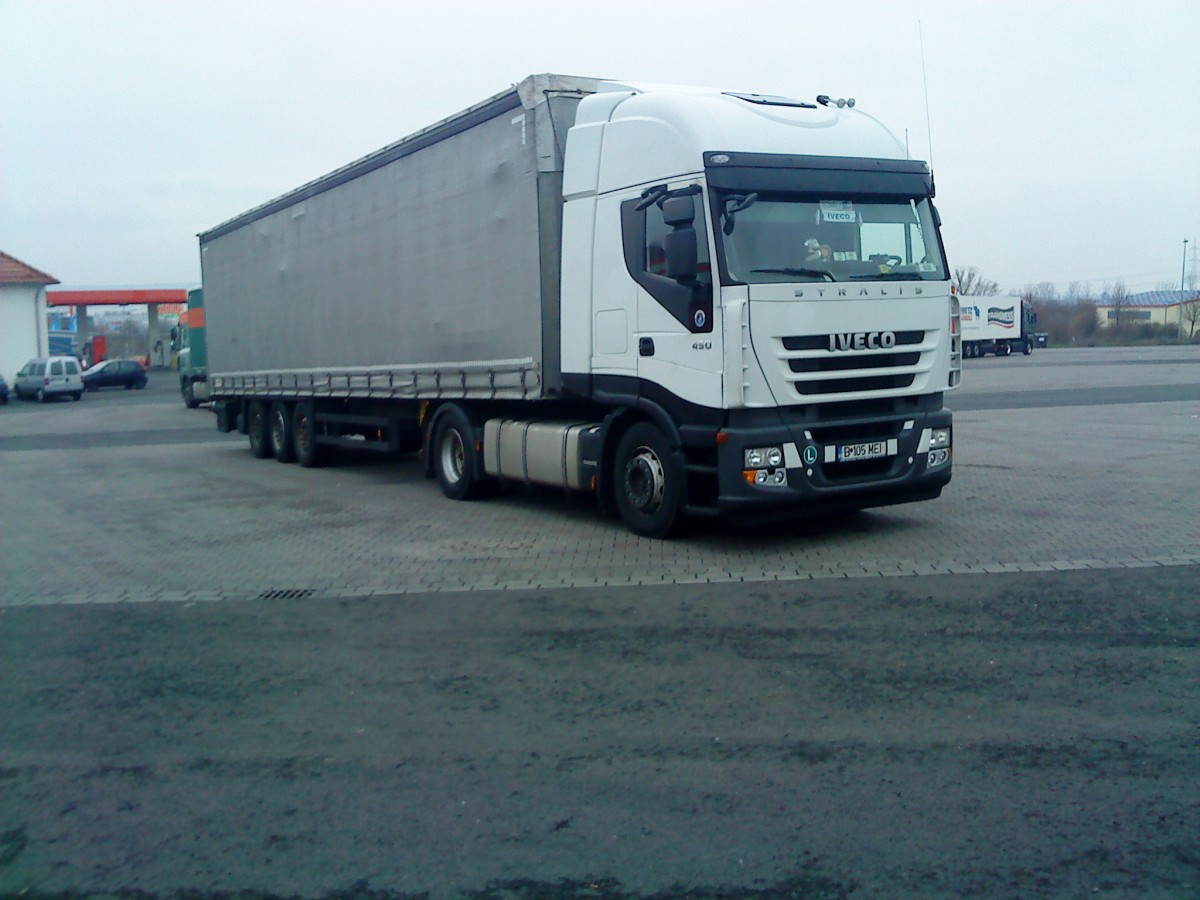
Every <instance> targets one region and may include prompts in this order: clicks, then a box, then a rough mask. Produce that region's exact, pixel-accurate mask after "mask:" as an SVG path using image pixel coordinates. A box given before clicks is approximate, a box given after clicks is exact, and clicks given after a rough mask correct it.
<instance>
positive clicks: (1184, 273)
mask: <svg viewBox="0 0 1200 900" xmlns="http://www.w3.org/2000/svg"><path fill="white" fill-rule="evenodd" d="M1187 245H1188V239H1187V238H1184V239H1183V267H1182V268H1181V269H1180V270H1179V337H1180V339H1182V338H1183V307H1184V305H1185V304H1184V297H1185V296H1186V295H1185V294H1184V293H1183V290H1184V288H1183V286H1184V284H1185V283H1186V282H1187Z"/></svg>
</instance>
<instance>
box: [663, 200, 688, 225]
mask: <svg viewBox="0 0 1200 900" xmlns="http://www.w3.org/2000/svg"><path fill="white" fill-rule="evenodd" d="M662 214H663V221H664V222H666V223H667V224H668V225H670V226H671V227H672V228H678V227H680V226H681V225H691V224H692V223H693V222H695V221H696V205H695V204H694V203H693V202H692V198H691V196H686V197H670V198H668V199H666V200H664V201H663V204H662Z"/></svg>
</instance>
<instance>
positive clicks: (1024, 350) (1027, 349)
mask: <svg viewBox="0 0 1200 900" xmlns="http://www.w3.org/2000/svg"><path fill="white" fill-rule="evenodd" d="M1021 352H1022V353H1024V354H1025V355H1026V356H1028V355H1029V354H1030V353H1032V352H1033V344H1031V343H1029V341H1026V342H1025V346H1024V347H1022V348H1021Z"/></svg>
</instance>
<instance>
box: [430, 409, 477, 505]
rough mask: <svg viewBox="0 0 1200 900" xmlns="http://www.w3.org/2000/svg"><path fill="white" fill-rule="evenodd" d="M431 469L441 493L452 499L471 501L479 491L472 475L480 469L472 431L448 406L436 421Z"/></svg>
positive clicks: (459, 414) (457, 411) (462, 416)
mask: <svg viewBox="0 0 1200 900" xmlns="http://www.w3.org/2000/svg"><path fill="white" fill-rule="evenodd" d="M433 467H434V471H436V472H437V477H438V481H439V482H440V483H441V485H442V493H443V494H445V495H446V496H447V497H449V498H450V499H451V500H472V499H474V498H475V497H478V496H479V495H480V493H481V492H482V487H483V485H482V483H481V480H480V479H479V478H478V477H477V476H476V474H475V473H476V472H477V471H478V468H479V454H478V453H477V452H476V450H475V429H473V428H472V427H471V423H470V422H469V421H467V417H466V415H465V414H464V413H463V412H462V410H460V409H459V408H458V407H450V408H449V409H447V410H446V412H445V413H443V414H442V417H441V419H439V420H438V425H437V431H436V432H435V434H434V438H433Z"/></svg>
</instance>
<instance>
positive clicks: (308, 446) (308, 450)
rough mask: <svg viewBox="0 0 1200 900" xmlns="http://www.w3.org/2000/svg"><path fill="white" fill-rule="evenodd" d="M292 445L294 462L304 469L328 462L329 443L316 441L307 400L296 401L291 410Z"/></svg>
mask: <svg viewBox="0 0 1200 900" xmlns="http://www.w3.org/2000/svg"><path fill="white" fill-rule="evenodd" d="M292 446H293V448H294V452H295V454H296V462H298V463H300V465H302V466H304V467H305V468H306V469H316V468H318V467H320V466H323V465H325V464H326V463H327V462H329V456H330V448H329V445H328V444H319V443H317V423H316V420H315V418H314V416H313V405H312V404H311V403H309V402H308V401H307V400H302V401H301V402H299V403H297V404H296V408H295V409H294V410H292Z"/></svg>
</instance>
